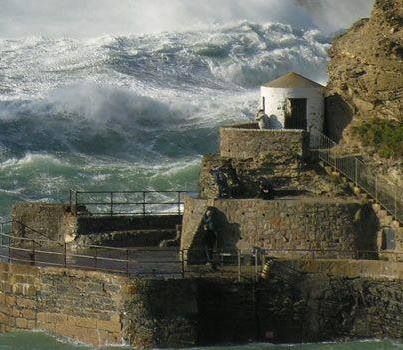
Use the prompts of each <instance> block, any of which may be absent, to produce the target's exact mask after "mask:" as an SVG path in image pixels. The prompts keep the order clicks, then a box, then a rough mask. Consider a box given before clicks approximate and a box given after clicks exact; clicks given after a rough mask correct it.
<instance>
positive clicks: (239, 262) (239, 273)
mask: <svg viewBox="0 0 403 350" xmlns="http://www.w3.org/2000/svg"><path fill="white" fill-rule="evenodd" d="M238 282H241V251H240V250H239V249H238Z"/></svg>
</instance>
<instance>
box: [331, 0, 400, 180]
mask: <svg viewBox="0 0 403 350" xmlns="http://www.w3.org/2000/svg"><path fill="white" fill-rule="evenodd" d="M402 24H403V0H377V1H376V2H375V5H374V9H373V11H372V15H371V18H370V19H362V20H360V21H358V22H357V23H356V24H354V25H353V27H352V28H351V29H350V30H349V31H348V32H347V33H345V34H344V35H342V36H340V37H338V38H337V39H336V40H335V42H334V44H333V46H332V48H331V50H330V57H331V63H330V66H329V75H330V82H329V85H328V98H327V132H328V134H329V136H330V137H331V138H333V139H335V140H337V141H339V140H341V145H342V148H344V149H346V150H348V152H350V153H351V151H355V152H358V153H361V154H363V155H365V154H367V155H371V156H373V160H375V162H376V161H377V160H378V162H377V163H378V165H379V164H380V163H381V161H380V159H379V158H377V155H378V151H379V150H377V147H376V146H377V145H375V144H374V145H371V144H370V142H365V141H366V140H365V136H364V137H362V135H361V137H360V135H359V133H357V132H355V130H356V128H357V126H358V127H359V126H360V125H362V123H364V122H369V123H371V121H373V120H375V119H376V120H377V121H378V123H379V121H381V123H382V122H387V123H389V125H390V128H392V129H393V128H396V126H398V127H399V126H400V128H401V125H402V123H403V113H402V109H403V108H402V93H403V64H402V58H403V31H402V27H403V26H402ZM396 132H399V133H400V132H401V130H397V131H396ZM363 139H364V140H363ZM363 141H364V142H363ZM396 142H397V146H396V145H394V147H395V149H396V148H397V149H399V144H401V140H400V141H399V140H397V141H396ZM399 142H400V143H399ZM371 146H372V147H371ZM396 158H397V160H396ZM399 158H400V159H399ZM401 160H402V159H401V157H400V154H399V152H397V157H396V155H395V160H394V161H393V162H390V161H389V163H387V162H386V163H387V164H385V165H387V167H388V168H390V167H393V168H394V169H395V170H396V171H395V172H396V173H397V174H401ZM382 162H383V163H385V160H382ZM385 169H386V167H385ZM399 176H400V175H398V177H399Z"/></svg>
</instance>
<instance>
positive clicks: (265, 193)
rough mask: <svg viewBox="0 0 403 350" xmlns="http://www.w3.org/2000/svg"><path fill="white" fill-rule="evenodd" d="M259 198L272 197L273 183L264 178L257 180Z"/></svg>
mask: <svg viewBox="0 0 403 350" xmlns="http://www.w3.org/2000/svg"><path fill="white" fill-rule="evenodd" d="M259 198H262V199H266V200H267V199H273V198H274V188H273V185H272V184H271V183H270V182H269V181H268V180H266V179H262V180H260V181H259Z"/></svg>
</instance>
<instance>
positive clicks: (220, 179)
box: [211, 168, 229, 198]
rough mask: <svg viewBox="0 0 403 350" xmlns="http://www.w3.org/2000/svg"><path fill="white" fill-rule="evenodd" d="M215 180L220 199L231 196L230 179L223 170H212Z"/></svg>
mask: <svg viewBox="0 0 403 350" xmlns="http://www.w3.org/2000/svg"><path fill="white" fill-rule="evenodd" d="M211 173H212V174H213V176H214V180H215V182H216V184H217V186H218V197H219V198H225V197H228V196H229V188H228V179H227V176H226V174H225V173H224V171H223V170H222V169H221V168H217V169H213V170H211Z"/></svg>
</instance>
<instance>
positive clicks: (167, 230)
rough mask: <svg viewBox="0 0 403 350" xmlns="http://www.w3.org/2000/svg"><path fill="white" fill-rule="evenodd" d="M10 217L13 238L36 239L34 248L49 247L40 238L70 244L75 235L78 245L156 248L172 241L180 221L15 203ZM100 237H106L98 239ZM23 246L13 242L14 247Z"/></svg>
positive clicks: (165, 217)
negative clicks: (79, 213) (89, 213)
mask: <svg viewBox="0 0 403 350" xmlns="http://www.w3.org/2000/svg"><path fill="white" fill-rule="evenodd" d="M12 215H13V219H14V220H15V221H14V223H13V227H12V230H13V235H14V236H16V237H22V238H29V239H35V240H38V246H39V245H40V246H44V245H46V244H48V245H49V243H50V242H48V243H45V242H41V241H40V240H43V239H45V240H46V239H49V240H53V241H56V242H61V243H64V242H66V243H71V242H73V241H74V240H75V239H76V237H77V236H84V237H83V239H81V240H80V242H81V243H83V242H85V243H87V244H100V245H103V242H106V244H108V245H111V246H125V244H127V246H138V247H147V246H158V244H159V243H160V242H161V241H163V240H166V239H172V238H174V237H175V234H176V225H179V224H180V223H181V222H182V216H180V215H152V216H151V215H150V216H127V217H125V216H116V217H109V216H105V217H102V216H76V215H74V214H73V213H72V212H71V208H70V206H69V205H64V204H44V203H21V204H17V205H16V206H15V207H14V208H13V214H12ZM102 234H110V235H107V237H101V236H102ZM90 235H92V236H99V237H91V236H90ZM98 238H99V239H98ZM80 242H78V243H80ZM23 243H24V241H23V240H21V241H18V240H14V242H13V244H14V245H17V246H20V245H24V244H23ZM50 245H51V243H50Z"/></svg>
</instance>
